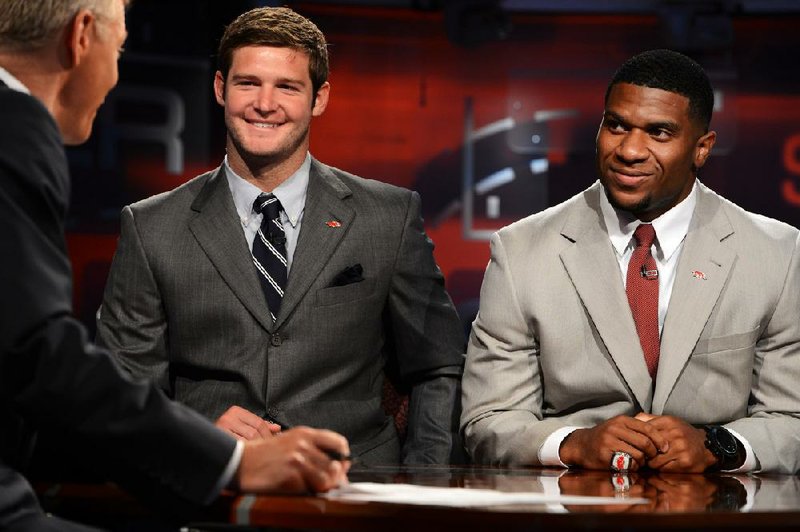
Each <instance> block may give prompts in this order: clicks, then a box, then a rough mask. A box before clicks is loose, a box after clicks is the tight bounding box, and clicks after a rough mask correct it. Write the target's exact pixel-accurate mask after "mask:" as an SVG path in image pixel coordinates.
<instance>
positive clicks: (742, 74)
mask: <svg viewBox="0 0 800 532" xmlns="http://www.w3.org/2000/svg"><path fill="white" fill-rule="evenodd" d="M512 3H513V2H512ZM539 3H542V2H539ZM254 4H265V2H260V3H259V2H235V1H226V2H215V1H213V0H206V1H193V2H187V1H183V2H181V1H176V0H173V1H164V0H158V1H157V0H151V1H148V0H136V2H135V3H134V4H133V7H132V8H131V10H130V13H129V17H128V26H129V32H130V37H129V41H128V43H127V44H126V49H127V51H126V52H125V54H124V55H123V58H122V61H121V63H120V83H119V85H118V87H117V88H116V89H114V91H112V93H111V94H110V96H109V98H108V99H107V101H106V104H105V105H104V106H103V108H101V112H100V113H99V115H98V121H97V124H96V127H95V131H94V133H93V136H92V138H91V139H90V141H89V142H88V143H87V144H86V145H84V146H82V147H79V148H70V150H69V158H70V165H71V169H72V172H73V202H72V208H71V215H70V219H69V224H68V246H69V251H70V255H71V257H72V260H73V265H74V272H73V273H74V280H75V310H76V314H77V315H78V316H79V317H80V318H81V319H82V320H83V321H84V322H85V323H86V324H87V325H88V326H90V328H93V318H94V313H95V311H96V310H97V307H98V305H99V303H100V299H101V295H102V289H103V286H104V284H105V279H106V275H107V271H108V266H109V263H110V260H111V257H112V256H113V253H114V249H115V246H116V238H117V232H118V227H119V225H118V220H119V211H120V209H121V208H122V207H123V206H124V205H126V204H128V203H131V202H133V201H136V200H139V199H142V198H144V197H147V196H150V195H153V194H157V193H159V192H163V191H165V190H169V189H171V188H174V187H175V186H177V185H179V184H181V183H184V182H185V181H187V180H189V179H191V178H192V177H194V176H195V175H197V174H199V173H201V172H204V171H206V170H210V169H213V168H215V167H216V166H217V165H219V163H220V162H221V160H222V157H223V155H224V143H225V140H224V137H225V130H224V124H223V123H222V112H221V109H220V108H219V107H218V106H217V104H216V103H215V102H214V101H213V94H212V90H211V88H212V87H211V83H212V79H213V74H214V70H215V57H214V50H215V47H216V42H217V39H218V38H219V35H220V34H221V32H222V29H223V28H224V25H225V24H226V23H227V22H229V21H230V20H231V19H232V18H233V17H234V16H235V15H236V14H238V13H240V12H242V11H244V10H246V9H248V8H249V7H252V6H253V5H254ZM287 4H289V5H290V6H291V7H293V8H294V9H296V10H297V11H299V12H301V13H302V14H304V15H306V16H308V17H309V18H311V19H312V20H313V21H314V22H316V23H317V25H318V26H319V27H320V29H322V30H323V32H324V33H325V34H326V37H327V39H328V41H329V44H330V48H329V49H330V57H331V76H330V82H331V85H332V90H331V101H330V104H329V106H328V109H327V111H326V112H325V114H324V115H323V116H322V117H321V118H319V119H317V120H316V121H315V122H314V123H313V125H312V132H311V151H312V154H313V155H314V156H315V157H317V158H318V159H320V160H321V161H323V162H325V163H328V164H330V165H333V166H337V167H340V168H342V169H345V170H348V171H350V172H353V173H355V174H358V175H361V176H363V177H367V178H371V179H377V180H381V181H386V182H390V183H394V184H397V185H401V186H405V187H408V188H411V189H415V190H417V191H418V192H419V193H420V194H421V196H422V202H423V214H424V216H425V223H426V228H427V231H428V234H429V236H430V237H431V239H432V240H433V241H434V243H435V245H436V251H435V254H436V259H437V261H438V263H439V265H440V267H441V268H442V271H443V272H444V274H445V277H446V279H447V287H448V290H450V293H451V295H452V297H453V300H454V301H455V303H456V305H457V306H458V307H459V309H460V311H461V312H462V315H469V314H470V313H474V308H475V304H476V301H477V297H478V291H479V288H480V282H481V279H482V275H483V270H484V268H485V267H486V263H487V261H488V258H489V248H488V235H489V234H491V232H492V231H493V230H495V229H497V228H499V227H502V226H503V225H506V224H508V223H510V222H512V221H514V220H517V219H519V218H521V217H524V216H526V215H528V214H531V213H534V212H538V211H540V210H542V209H545V208H547V207H548V206H551V205H555V204H557V203H559V202H561V201H563V200H565V199H567V198H568V197H570V196H572V195H573V194H575V193H577V192H579V191H581V190H583V189H584V188H586V187H587V186H589V184H591V183H592V182H593V181H594V180H595V171H594V137H595V135H596V131H597V126H598V124H599V120H600V116H601V113H602V109H603V95H604V92H605V89H606V84H607V82H608V79H609V78H610V77H611V75H613V72H614V70H615V68H616V67H618V66H619V65H620V64H621V63H622V62H623V61H624V60H625V59H627V58H628V57H629V56H631V55H633V54H634V53H636V52H639V51H642V50H645V49H649V48H659V47H670V48H674V49H679V50H682V51H684V52H686V53H687V54H688V55H691V56H692V57H694V58H695V59H697V60H698V61H699V62H700V63H701V64H702V65H703V66H704V67H705V68H706V70H707V72H708V73H709V75H710V77H711V80H712V83H713V84H714V87H715V115H714V119H713V121H712V129H715V130H716V131H717V133H718V141H717V145H716V147H715V150H714V154H713V156H712V158H711V160H710V161H709V162H708V163H707V164H706V166H705V167H704V168H703V169H702V170H701V173H700V178H701V180H702V181H703V182H704V183H706V184H707V185H709V186H711V187H712V188H713V189H714V190H716V191H717V192H719V193H721V194H722V195H724V196H726V197H727V198H729V199H731V200H732V201H734V202H735V203H738V204H739V205H741V206H742V207H744V208H746V209H748V210H751V211H755V212H758V213H761V214H764V215H767V216H770V217H773V218H777V219H780V220H783V221H785V222H788V223H790V224H792V225H795V226H800V68H798V65H799V64H800V62H798V58H800V10H798V12H789V13H787V12H779V11H776V12H747V11H743V10H736V9H732V8H730V9H728V8H726V7H725V6H728V7H730V6H731V5H733V4H735V2H734V3H732V2H698V3H697V4H701V5H704V6H706V7H708V6H711V7H712V8H711V9H710V10H709V9H705V10H700V11H698V10H697V9H694V10H692V9H687V8H686V6H687V5H691V4H692V3H691V2H683V3H682V4H681V3H680V2H679V3H677V4H679V6H678V7H681V6H683V8H684V9H683V10H675V9H671V10H664V9H652V10H650V11H649V12H648V11H647V10H645V9H639V10H629V11H628V12H618V13H610V12H591V11H588V10H573V11H572V12H556V11H554V10H540V11H538V12H530V11H525V10H511V11H505V12H503V11H501V10H499V9H498V8H497V5H498V4H497V3H496V2H473V3H469V2H408V4H409V5H410V4H415V5H418V7H417V8H414V7H393V6H375V5H373V6H365V5H356V3H353V2H351V3H350V5H339V4H336V3H332V2H324V3H323V2H320V3H316V2H306V3H302V2H296V3H292V2H287ZM362 4H363V3H362ZM473 4H474V5H473ZM554 4H557V3H554ZM577 4H581V2H577ZM583 4H586V2H584V3H583ZM655 4H658V2H655ZM672 4H675V3H672ZM714 5H717V8H713V6H714ZM470 6H473V7H475V6H477V7H476V9H477V8H481V9H483V8H487V9H484V10H483V11H468V10H467V8H469V7H470Z"/></svg>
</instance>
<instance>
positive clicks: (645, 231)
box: [633, 224, 656, 248]
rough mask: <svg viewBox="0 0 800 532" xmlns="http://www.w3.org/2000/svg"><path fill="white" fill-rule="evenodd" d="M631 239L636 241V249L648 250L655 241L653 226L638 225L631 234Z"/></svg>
mask: <svg viewBox="0 0 800 532" xmlns="http://www.w3.org/2000/svg"><path fill="white" fill-rule="evenodd" d="M633 238H634V240H636V247H646V248H649V247H650V246H652V245H653V241H654V240H655V239H656V230H655V229H654V228H653V224H640V225H639V227H637V228H636V231H634V232H633Z"/></svg>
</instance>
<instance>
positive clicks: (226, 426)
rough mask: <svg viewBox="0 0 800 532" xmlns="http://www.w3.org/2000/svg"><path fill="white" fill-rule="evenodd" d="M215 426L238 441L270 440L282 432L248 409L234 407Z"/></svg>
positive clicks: (273, 424)
mask: <svg viewBox="0 0 800 532" xmlns="http://www.w3.org/2000/svg"><path fill="white" fill-rule="evenodd" d="M214 424H215V425H216V426H217V427H218V428H221V429H222V430H224V431H225V432H229V433H231V434H233V436H234V437H235V438H236V439H237V440H244V441H247V440H260V439H263V438H270V437H272V436H273V435H274V434H277V433H278V432H280V431H281V427H280V425H277V424H275V423H270V422H269V421H267V420H265V419H263V418H262V417H261V416H258V415H256V414H254V413H252V412H250V411H249V410H247V409H246V408H242V407H241V406H236V405H233V406H232V407H230V408H229V409H228V410H226V411H225V413H224V414H222V415H221V416H220V417H219V419H217V421H215V422H214Z"/></svg>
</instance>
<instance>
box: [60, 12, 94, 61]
mask: <svg viewBox="0 0 800 532" xmlns="http://www.w3.org/2000/svg"><path fill="white" fill-rule="evenodd" d="M96 31H97V17H96V16H95V14H94V13H92V12H91V11H89V10H88V9H81V10H80V11H78V13H77V14H76V15H75V16H74V17H73V18H72V22H71V23H70V24H69V25H68V26H67V30H66V33H65V35H64V40H65V45H66V52H67V53H66V57H65V58H64V60H65V61H66V62H67V64H66V65H65V66H66V67H67V68H73V67H76V66H78V65H79V64H81V62H82V61H83V58H84V57H86V54H87V53H88V52H89V50H90V48H91V45H92V43H93V41H94V40H95V39H96V38H97V34H96Z"/></svg>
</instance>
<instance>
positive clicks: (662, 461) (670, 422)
mask: <svg viewBox="0 0 800 532" xmlns="http://www.w3.org/2000/svg"><path fill="white" fill-rule="evenodd" d="M615 452H625V453H628V454H629V455H631V458H632V459H633V461H634V463H633V464H632V465H631V469H632V470H636V469H638V468H640V467H642V466H644V465H647V466H648V467H650V468H651V469H656V470H659V471H664V472H673V473H678V472H680V473H702V472H703V471H705V470H706V468H708V467H709V466H711V465H713V464H714V463H716V458H715V457H714V455H713V454H711V452H710V451H709V450H708V449H706V446H705V431H704V430H703V429H698V428H695V427H693V426H692V425H690V424H688V423H686V422H685V421H684V420H682V419H680V418H677V417H674V416H654V415H651V414H645V413H640V414H637V415H636V416H635V417H630V416H617V417H614V418H611V419H609V420H608V421H605V422H603V423H600V424H599V425H596V426H594V427H592V428H590V429H578V430H575V431H574V432H573V433H572V434H570V435H569V436H567V438H565V439H564V441H563V442H562V444H561V449H560V451H559V454H560V457H561V460H562V461H563V462H564V463H565V464H568V465H577V466H581V467H584V468H586V469H609V464H610V462H611V457H612V456H613V454H614V453H615Z"/></svg>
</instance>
